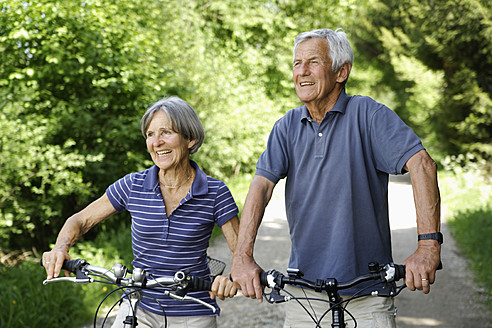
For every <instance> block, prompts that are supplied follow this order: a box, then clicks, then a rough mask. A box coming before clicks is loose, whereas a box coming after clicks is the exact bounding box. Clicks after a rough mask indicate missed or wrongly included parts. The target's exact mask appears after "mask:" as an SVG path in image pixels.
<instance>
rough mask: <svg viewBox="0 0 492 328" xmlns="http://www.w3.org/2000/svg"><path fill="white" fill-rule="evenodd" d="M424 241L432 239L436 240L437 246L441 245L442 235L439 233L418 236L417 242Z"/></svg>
mask: <svg viewBox="0 0 492 328" xmlns="http://www.w3.org/2000/svg"><path fill="white" fill-rule="evenodd" d="M424 239H434V240H437V242H438V243H439V244H442V243H443V238H442V233H440V232H433V233H424V234H422V235H419V238H418V240H424Z"/></svg>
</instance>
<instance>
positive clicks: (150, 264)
mask: <svg viewBox="0 0 492 328" xmlns="http://www.w3.org/2000/svg"><path fill="white" fill-rule="evenodd" d="M141 129H142V133H143V135H144V137H145V139H146V142H147V149H148V151H149V153H150V155H151V157H152V160H153V162H154V163H155V165H154V166H152V167H150V168H149V169H147V170H145V171H142V172H137V173H131V174H128V175H126V176H125V177H123V178H122V179H120V180H118V181H116V182H115V183H114V184H112V185H111V186H109V188H108V189H107V190H106V193H105V194H104V195H103V196H102V197H100V198H99V199H97V200H96V201H94V202H93V203H91V204H90V205H88V206H87V207H86V208H84V209H83V210H82V211H80V212H78V213H76V214H74V215H73V216H71V217H70V218H68V220H67V221H66V223H65V224H64V226H63V227H62V229H61V231H60V233H59V235H58V238H57V240H56V244H55V246H54V247H53V249H52V250H51V251H50V252H45V253H44V254H43V263H44V266H45V268H46V273H47V279H52V278H53V277H57V276H58V275H59V274H60V270H61V266H62V263H63V261H64V260H66V259H70V256H69V255H68V250H69V248H70V247H71V246H72V245H74V244H75V242H76V241H77V240H78V239H79V238H80V237H81V236H82V235H83V234H84V233H86V232H87V231H88V230H89V229H91V228H92V227H93V226H94V225H96V224H97V223H99V222H101V221H103V220H105V219H107V218H109V217H110V216H112V215H113V214H115V213H117V212H121V211H124V210H127V211H129V212H130V214H131V217H132V225H131V234H132V248H133V254H134V260H133V266H134V267H139V268H144V269H146V270H147V272H149V273H151V274H152V275H154V276H156V277H159V276H169V275H172V274H174V273H175V272H176V271H178V270H184V269H188V270H190V272H191V274H193V275H198V276H207V275H209V274H210V270H209V268H208V262H207V248H208V246H209V240H210V236H211V233H212V229H213V227H214V225H215V224H217V225H218V226H220V227H221V229H222V232H223V234H224V236H225V238H226V239H227V242H228V245H229V248H230V250H231V252H233V251H234V248H235V247H236V240H237V231H238V227H239V222H238V217H237V214H238V208H237V206H236V204H235V202H234V199H233V197H232V195H231V193H230V191H229V189H228V188H227V186H226V185H225V184H224V182H222V181H219V180H217V179H214V178H211V177H209V176H207V175H206V174H205V173H204V172H203V171H202V170H201V169H200V168H199V167H198V165H197V164H196V163H195V162H194V161H192V160H190V159H189V155H190V154H192V153H195V152H196V151H197V150H198V148H200V146H201V144H202V143H203V140H204V138H205V133H204V131H203V128H202V125H201V123H200V121H199V119H198V117H197V115H196V113H195V111H194V110H193V108H191V107H190V106H189V105H188V104H187V103H186V102H185V101H184V100H182V99H180V98H178V97H171V98H167V99H162V100H160V101H158V102H156V103H154V104H153V105H152V106H151V107H150V108H149V109H148V110H147V111H146V113H145V114H144V116H143V117H142V120H141ZM236 291H237V290H236V288H235V287H234V284H233V283H232V282H231V281H230V280H229V279H227V278H225V277H223V276H219V277H217V278H216V279H215V280H214V283H213V286H212V292H213V295H211V296H210V297H209V295H208V293H206V292H198V293H192V294H190V295H191V296H194V297H196V298H199V299H201V300H203V301H205V302H207V303H209V304H212V305H213V306H214V307H216V308H217V309H218V307H217V304H216V302H215V299H214V298H215V296H217V297H219V298H220V299H224V298H225V297H233V296H234V295H235V293H236ZM149 294H150V296H151V297H148V296H144V297H143V299H142V300H141V302H140V303H139V306H140V308H139V309H138V313H137V315H138V320H139V327H142V326H143V327H155V326H157V323H159V326H160V324H162V323H163V322H164V318H163V317H162V309H161V308H160V306H159V305H158V304H157V303H156V302H155V300H154V299H152V297H154V298H156V299H157V300H158V301H159V302H160V304H161V305H163V307H164V309H165V311H166V316H167V319H168V327H173V326H176V327H216V317H215V315H216V314H217V313H218V312H219V311H216V314H214V313H213V312H212V311H211V310H210V309H208V308H206V307H205V306H203V305H200V304H197V303H193V302H186V301H176V300H172V299H170V298H169V297H167V296H165V295H163V294H162V293H158V292H150V293H149ZM128 311H129V306H128V304H127V303H125V302H124V303H122V305H121V306H120V310H119V311H118V318H120V317H121V318H123V319H122V320H119V319H118V318H117V319H116V321H115V325H114V326H113V327H119V326H120V325H122V321H123V320H124V318H125V316H126V315H127V313H128Z"/></svg>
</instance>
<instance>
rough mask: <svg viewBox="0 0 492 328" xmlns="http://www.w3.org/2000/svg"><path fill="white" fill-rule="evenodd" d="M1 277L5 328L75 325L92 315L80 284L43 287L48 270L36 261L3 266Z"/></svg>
mask: <svg viewBox="0 0 492 328" xmlns="http://www.w3.org/2000/svg"><path fill="white" fill-rule="evenodd" d="M0 276H1V277H2V280H1V284H0V295H2V304H4V305H6V306H5V308H4V307H3V306H2V311H0V326H1V327H6V328H10V327H32V328H36V327H40V328H45V327H74V326H77V325H81V324H82V323H83V321H84V320H86V319H87V318H88V316H89V315H90V311H91V310H90V309H89V308H88V307H87V305H85V304H84V302H83V299H84V295H83V293H84V291H83V290H82V289H81V288H80V286H76V285H70V284H66V285H63V287H62V286H61V285H57V284H51V285H46V286H43V284H42V281H43V280H44V279H45V278H46V272H45V271H44V270H43V268H41V267H40V266H39V264H38V263H36V262H32V261H25V262H23V263H20V264H19V265H17V266H14V267H6V266H0Z"/></svg>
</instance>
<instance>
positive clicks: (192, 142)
mask: <svg viewBox="0 0 492 328" xmlns="http://www.w3.org/2000/svg"><path fill="white" fill-rule="evenodd" d="M195 144H196V140H191V141H190V142H188V149H191V147H193V146H194V145H195Z"/></svg>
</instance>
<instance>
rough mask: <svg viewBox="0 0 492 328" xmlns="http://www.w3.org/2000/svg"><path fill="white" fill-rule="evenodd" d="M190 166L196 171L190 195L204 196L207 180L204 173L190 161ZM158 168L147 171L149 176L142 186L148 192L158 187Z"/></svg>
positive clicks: (206, 189)
mask: <svg viewBox="0 0 492 328" xmlns="http://www.w3.org/2000/svg"><path fill="white" fill-rule="evenodd" d="M190 164H191V166H192V167H193V168H194V169H195V171H196V176H195V180H194V181H193V184H192V185H191V194H192V195H193V196H198V195H205V194H207V192H208V179H207V175H206V174H205V172H203V171H202V170H201V169H200V167H199V166H198V164H197V163H195V162H194V161H192V160H191V159H190ZM158 174H159V167H158V166H157V165H154V166H152V167H151V168H150V169H149V174H147V176H146V177H145V180H144V183H143V186H144V188H146V189H149V190H155V189H157V188H158V187H159V177H158Z"/></svg>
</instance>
